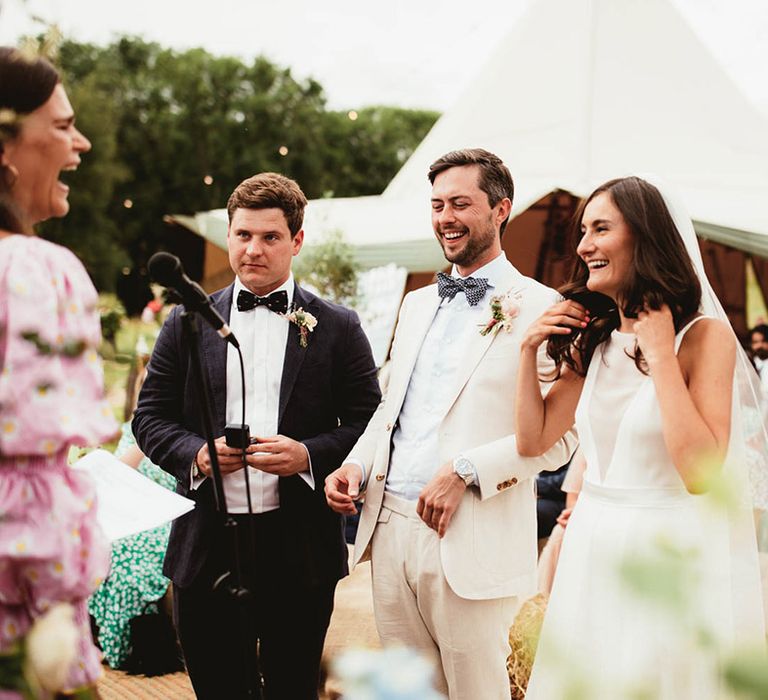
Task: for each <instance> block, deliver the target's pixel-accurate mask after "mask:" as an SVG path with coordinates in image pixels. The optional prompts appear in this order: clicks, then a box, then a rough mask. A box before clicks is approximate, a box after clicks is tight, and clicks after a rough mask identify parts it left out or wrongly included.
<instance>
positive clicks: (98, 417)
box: [0, 48, 116, 693]
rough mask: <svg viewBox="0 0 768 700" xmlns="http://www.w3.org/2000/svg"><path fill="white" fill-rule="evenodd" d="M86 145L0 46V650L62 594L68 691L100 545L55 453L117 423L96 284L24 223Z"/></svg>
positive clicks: (63, 98) (62, 95)
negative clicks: (68, 625) (107, 392)
mask: <svg viewBox="0 0 768 700" xmlns="http://www.w3.org/2000/svg"><path fill="white" fill-rule="evenodd" d="M90 147H91V145H90V143H89V142H88V140H87V139H86V138H85V137H84V136H83V135H82V134H81V133H80V132H79V131H78V130H77V129H76V128H75V126H74V114H73V111H72V107H71V106H70V104H69V100H68V99H67V95H66V92H65V91H64V88H63V87H62V85H61V83H60V81H59V77H58V74H57V73H56V71H55V70H54V69H53V68H52V67H51V65H50V64H49V63H47V62H46V61H45V60H43V59H29V58H26V57H24V56H22V55H21V54H20V53H19V52H18V51H16V50H14V49H8V48H0V653H1V652H2V651H4V650H7V649H9V648H11V647H12V646H13V645H14V643H15V642H17V641H18V640H19V639H20V638H21V637H23V636H24V635H25V634H26V632H27V631H28V630H29V628H30V626H31V624H32V622H33V621H34V620H35V619H36V618H37V617H38V616H40V615H41V614H43V613H44V612H45V611H46V610H48V609H49V608H50V607H51V605H52V604H54V603H57V602H60V601H65V602H68V603H71V604H72V605H73V606H74V608H75V620H76V623H77V625H78V628H79V631H80V633H81V634H80V642H79V649H78V653H77V657H76V661H75V663H74V664H73V666H72V668H71V669H70V672H69V676H68V680H67V683H66V686H65V689H66V690H70V691H72V690H76V689H79V688H83V687H85V686H88V685H92V684H93V683H94V681H95V680H96V679H97V678H98V677H99V675H100V674H101V666H100V655H99V653H98V651H97V650H96V648H95V647H94V645H93V642H92V640H91V634H90V630H89V626H88V614H87V607H86V599H87V597H88V596H89V595H90V593H91V592H92V591H93V590H94V589H95V588H96V587H97V586H98V584H99V583H100V581H101V580H102V578H103V577H104V576H106V574H107V571H108V569H109V551H110V550H109V544H108V542H107V541H106V539H105V538H104V535H103V534H102V532H101V530H100V529H99V527H98V525H97V524H96V519H95V504H94V490H93V487H92V485H91V483H90V481H89V479H88V478H87V477H86V476H85V475H84V474H82V473H79V472H75V471H73V470H72V469H70V468H69V467H68V466H67V453H68V450H69V446H70V445H73V444H75V445H94V444H98V443H100V442H102V441H104V440H106V439H108V438H109V437H111V436H112V435H113V434H114V433H115V431H116V425H115V422H114V419H113V417H112V414H111V411H110V408H109V406H108V405H107V403H106V401H105V400H104V392H103V377H102V368H101V363H100V359H99V357H98V354H97V348H98V345H99V342H100V328H99V318H98V315H97V313H96V310H95V305H96V291H95V289H94V288H93V285H92V283H91V281H90V279H89V277H88V275H87V273H86V272H85V270H84V268H83V266H82V265H81V263H80V262H79V261H78V259H77V258H76V257H75V256H74V255H73V254H72V253H71V252H70V251H68V250H66V249H65V248H61V247H60V246H57V245H54V244H52V243H49V242H47V241H44V240H41V239H39V238H37V237H36V236H35V235H34V233H33V231H32V226H33V225H34V224H36V223H38V222H40V221H42V220H44V219H47V218H49V217H52V216H64V215H65V214H66V213H67V211H68V209H69V204H68V202H67V195H68V192H69V188H68V187H67V186H66V185H64V184H63V183H62V182H61V181H60V176H61V172H62V171H63V170H72V169H74V168H76V167H77V165H78V164H79V163H80V155H81V154H82V153H85V152H86V151H88V150H89V149H90ZM1 692H2V691H0V693H1Z"/></svg>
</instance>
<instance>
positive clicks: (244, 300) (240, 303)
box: [237, 289, 288, 314]
mask: <svg viewBox="0 0 768 700" xmlns="http://www.w3.org/2000/svg"><path fill="white" fill-rule="evenodd" d="M257 306H266V307H267V308H268V309H269V310H270V311H274V312H275V313H276V314H284V313H286V312H287V311H288V292H286V291H285V290H284V289H281V290H280V291H279V292H272V294H268V295H267V296H265V297H257V296H256V295H255V294H251V292H249V291H247V290H246V289H241V290H240V293H239V294H238V295H237V310H238V311H250V310H251V309H255V308H256V307H257Z"/></svg>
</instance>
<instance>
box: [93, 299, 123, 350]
mask: <svg viewBox="0 0 768 700" xmlns="http://www.w3.org/2000/svg"><path fill="white" fill-rule="evenodd" d="M99 317H100V318H101V335H102V337H103V338H104V340H105V341H106V342H108V343H109V344H110V345H111V346H112V348H113V349H114V348H115V339H116V338H117V332H118V331H119V330H120V328H121V327H122V325H123V320H124V319H125V307H124V306H123V305H122V304H121V303H120V300H119V299H118V298H117V297H116V296H115V295H114V294H99Z"/></svg>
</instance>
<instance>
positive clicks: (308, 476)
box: [299, 442, 315, 491]
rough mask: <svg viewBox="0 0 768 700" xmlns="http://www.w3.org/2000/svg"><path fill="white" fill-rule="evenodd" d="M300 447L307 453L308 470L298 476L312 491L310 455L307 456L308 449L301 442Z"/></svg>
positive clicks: (313, 488) (313, 486)
mask: <svg viewBox="0 0 768 700" xmlns="http://www.w3.org/2000/svg"><path fill="white" fill-rule="evenodd" d="M301 446H302V447H303V448H304V449H305V450H306V452H307V462H308V463H309V468H308V469H307V471H305V472H299V476H300V477H301V478H302V479H304V481H305V482H306V483H307V486H309V488H311V489H312V490H313V491H314V490H315V475H314V473H313V472H312V455H310V454H309V448H308V447H307V446H306V445H305V444H304V443H303V442H302V443H301Z"/></svg>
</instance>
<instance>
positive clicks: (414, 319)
mask: <svg viewBox="0 0 768 700" xmlns="http://www.w3.org/2000/svg"><path fill="white" fill-rule="evenodd" d="M419 301H420V303H415V304H413V305H412V306H413V307H414V308H412V309H411V310H410V311H409V314H408V319H407V323H406V324H405V326H404V327H403V328H402V329H398V335H399V336H400V337H402V338H403V342H401V343H399V345H400V347H402V352H403V354H404V355H405V359H404V360H403V367H404V371H403V373H402V375H400V376H402V382H401V383H400V385H399V386H396V387H392V389H394V390H395V391H396V392H397V393H396V394H395V396H396V398H397V401H396V403H395V404H394V405H395V406H396V411H395V413H396V414H397V413H400V408H401V407H402V405H403V401H404V400H405V392H406V391H407V390H408V384H409V383H410V381H411V375H412V374H413V369H414V367H415V366H416V360H417V359H418V357H419V352H420V351H421V346H422V345H423V344H424V338H425V337H426V335H427V332H428V331H429V329H430V327H431V326H432V321H433V320H434V318H435V314H436V313H437V307H438V306H440V301H441V300H440V297H439V296H438V295H437V291H435V292H434V294H432V295H431V296H430V297H428V298H427V299H424V300H423V301H422V300H419ZM406 340H407V342H406Z"/></svg>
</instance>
